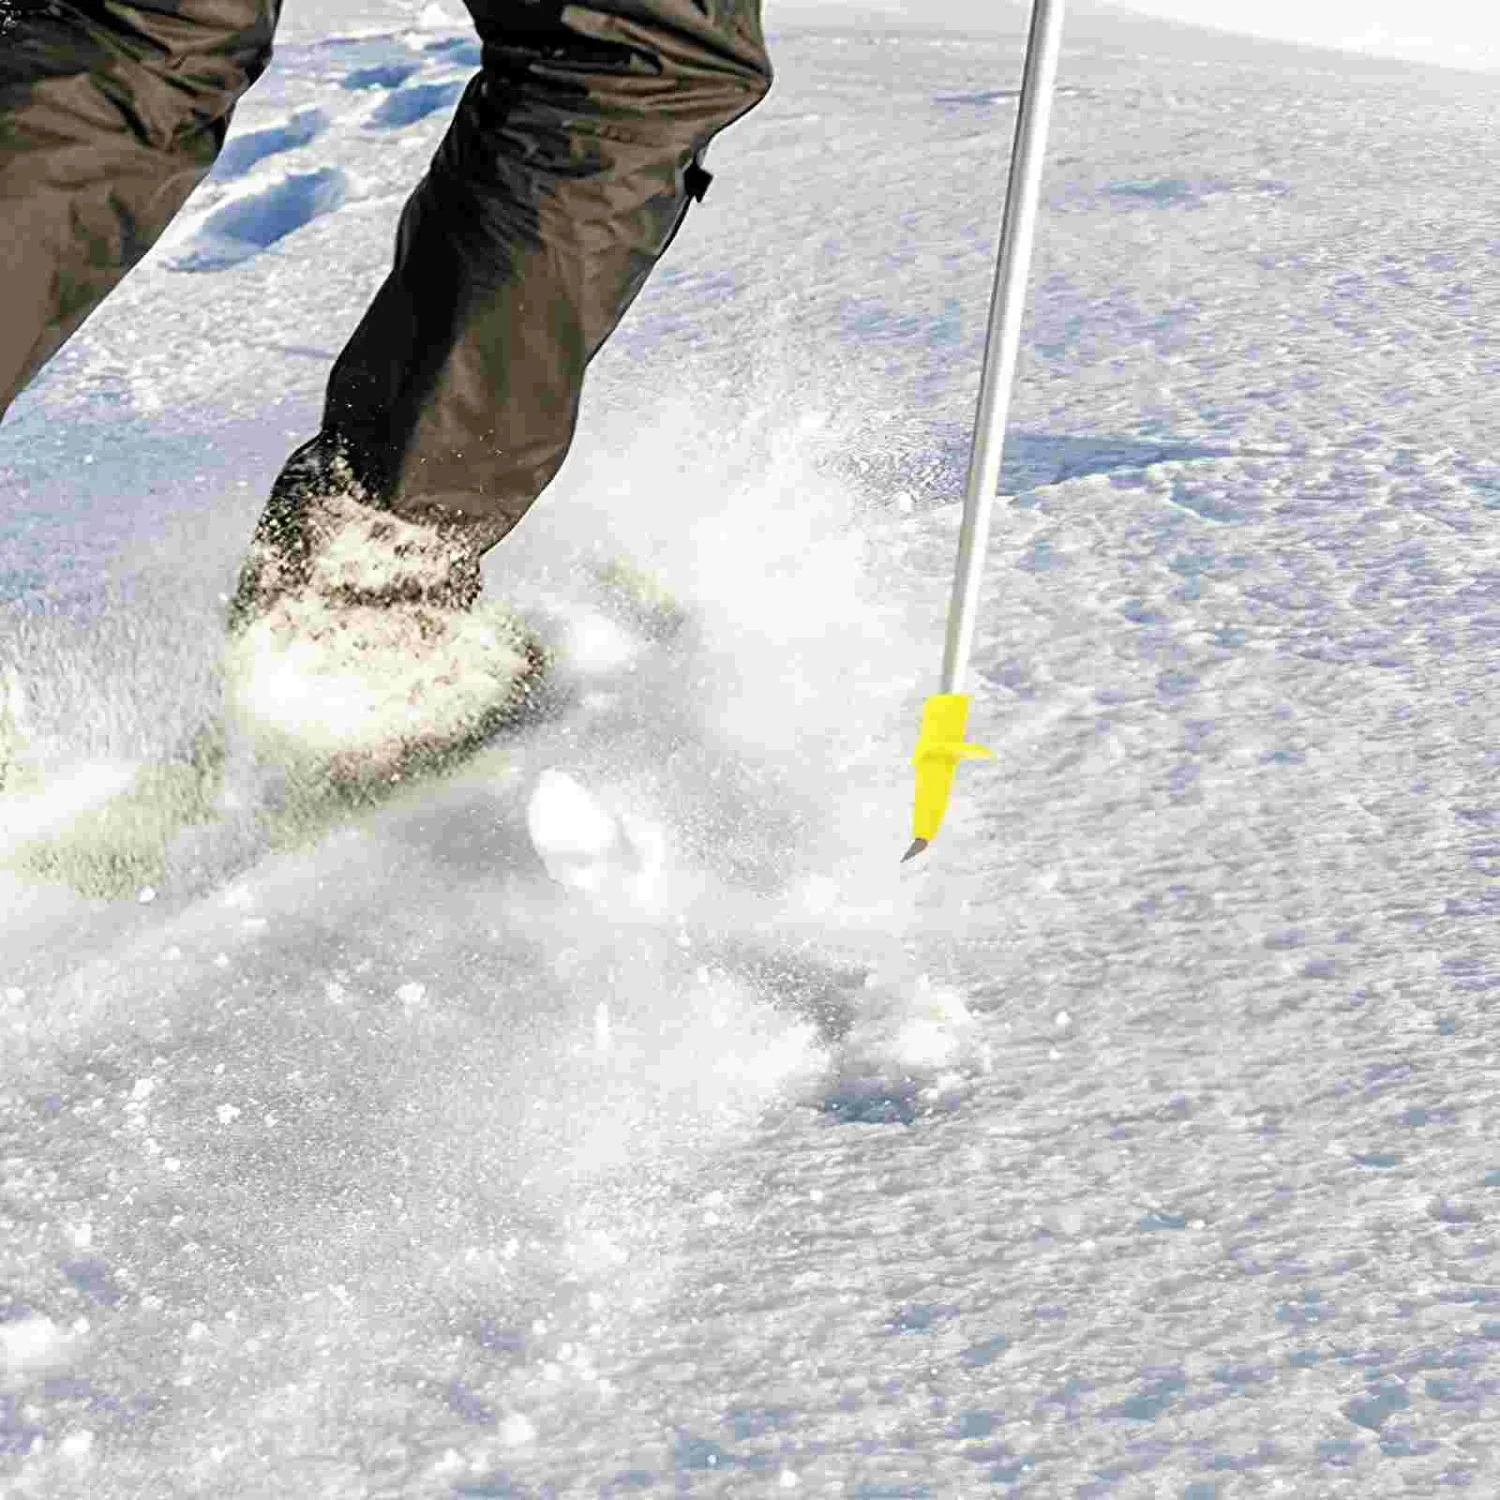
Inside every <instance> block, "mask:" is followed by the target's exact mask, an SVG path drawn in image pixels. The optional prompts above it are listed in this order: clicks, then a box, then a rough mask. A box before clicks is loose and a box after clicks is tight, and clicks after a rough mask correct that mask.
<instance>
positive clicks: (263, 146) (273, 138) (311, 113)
mask: <svg viewBox="0 0 1500 1500" xmlns="http://www.w3.org/2000/svg"><path fill="white" fill-rule="evenodd" d="M327 129H328V116H327V114H326V113H325V112H324V111H323V110H321V109H299V110H298V111H297V112H296V113H295V114H293V115H290V116H288V117H287V118H286V119H285V120H283V121H282V122H281V123H280V124H279V125H268V126H267V127H266V128H265V129H264V130H252V131H249V132H247V133H246V134H244V135H237V136H235V137H234V138H233V139H232V140H231V141H230V142H229V143H228V144H227V145H226V146H225V147H224V149H223V150H222V151H221V152H220V153H219V159H218V161H216V162H215V163H214V169H213V172H212V173H211V174H210V179H209V180H210V181H213V182H227V181H230V180H231V179H233V178H236V177H243V176H244V175H245V173H247V172H248V171H249V170H250V169H251V168H252V167H253V166H255V165H256V163H258V162H262V161H264V160H265V159H266V158H267V157H268V156H277V155H280V153H281V152H283V151H295V150H297V148H298V147H300V146H306V145H309V144H311V143H312V142H313V141H315V140H317V138H318V137H319V136H320V135H322V134H323V132H324V131H325V130H327Z"/></svg>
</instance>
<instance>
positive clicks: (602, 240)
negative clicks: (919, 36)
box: [323, 0, 771, 550]
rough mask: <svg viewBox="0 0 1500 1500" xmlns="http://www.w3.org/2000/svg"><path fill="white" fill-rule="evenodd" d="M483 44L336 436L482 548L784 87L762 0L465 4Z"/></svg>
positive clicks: (540, 478)
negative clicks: (720, 142) (751, 128)
mask: <svg viewBox="0 0 1500 1500" xmlns="http://www.w3.org/2000/svg"><path fill="white" fill-rule="evenodd" d="M467 3H468V5H469V9H470V11H471V13H472V14H473V17H474V21H475V24H476V26H477V27H478V30H479V34H480V38H481V40H482V41H483V43H484V48H483V67H482V71H481V72H480V73H479V74H478V76H476V77H475V78H474V79H473V80H472V81H471V83H470V85H469V87H468V89H467V91H466V92H465V94H464V96H463V98H462V100H461V102H460V103H459V105H458V108H457V111H456V114H455V116H454V119H453V122H452V125H451V127H450V129H449V131H448V133H447V136H446V138H445V139H444V140H443V142H442V144H441V146H440V147H439V149H438V152H437V155H436V157H435V158H434V160H433V162H432V164H431V167H430V169H429V171H428V173H427V175H426V176H425V177H424V178H423V180H422V182H421V183H420V184H419V185H418V187H417V189H416V191H415V192H414V193H413V195H412V197H411V199H410V201H409V202H408V203H407V205H406V208H405V210H404V212H403V214H402V216H401V221H400V227H399V230H398V234H397V242H396V255H395V264H394V266H393V268H392V270H391V273H390V275H389V277H388V278H387V280H386V282H385V284H384V285H383V286H382V287H381V288H380V291H379V293H378V294H377V295H376V297H375V300H374V302H373V304H372V306H371V307H370V309H369V311H368V312H367V313H366V315H365V317H364V320H363V321H362V322H361V323H360V325H359V327H358V328H357V329H356V331H355V333H354V335H353V337H352V338H351V340H350V342H349V344H348V346H347V347H346V348H345V349H344V351H343V353H342V354H341V355H340V357H339V359H338V361H337V363H336V365H335V367H334V370H333V373H332V377H331V379H330V382H329V386H328V394H327V403H326V407H325V411H324V418H323V436H324V437H325V438H326V439H328V440H329V442H330V445H331V446H334V447H336V448H337V450H338V451H340V452H341V453H343V454H344V455H345V456H346V457H347V458H348V460H349V462H350V464H351V467H352V468H353V470H354V472H355V474H356V475H357V476H358V478H359V479H360V480H361V481H362V482H363V483H364V485H365V487H366V489H367V490H368V491H370V492H371V493H372V494H373V495H375V496H378V497H379V498H380V500H381V501H382V502H383V503H384V504H386V505H388V506H389V507H390V508H391V509H392V510H394V511H395V512H397V513H398V514H400V515H402V516H404V517H405V518H407V519H410V520H414V521H425V522H429V523H439V524H443V525H445V526H455V525H456V526H457V528H458V529H459V530H460V531H462V532H463V533H464V535H465V536H466V537H467V539H468V540H469V542H470V543H471V544H472V545H475V546H477V547H478V548H479V549H480V550H483V549H484V548H487V547H489V546H491V545H493V544H494V543H495V542H496V541H498V540H499V539H500V538H501V537H502V536H504V535H505V533H506V532H508V531H509V530H510V529H511V528H512V527H513V526H514V525H515V524H516V523H517V521H519V520H520V518H521V517H522V515H524V514H525V512H526V510H527V509H528V507H529V506H530V505H531V503H532V501H533V500H535V498H536V497H537V495H538V494H539V493H540V492H541V491H542V489H543V488H544V487H545V486H546V485H547V484H548V482H549V481H550V480H551V479H552V477H553V476H554V475H555V474H556V473H557V471H558V469H559V468H560V467H561V465H562V461H563V458H564V456H565V454H566V453H567V449H568V446H569V443H570V442H571V440H572V435H573V429H574V425H575V422H576V420H577V414H578V404H579V396H580V390H581V386H582V381H583V373H584V368H585V366H586V365H587V364H588V362H589V360H590V359H591V358H592V357H593V355H594V354H595V352H596V351H597V350H598V348H599V346H600V345H601V344H602V343H603V342H604V340H605V339H606V338H607V337H608V336H609V334H610V333H611V332H612V331H613V329H614V328H615V326H616V324H617V323H618V322H619V321H620V318H621V317H622V316H623V315H624V313H625V310H626V309H627V308H628V307H629V306H630V304H631V302H632V301H633V300H634V298H635V296H636V294H637V293H638V292H639V291H640V289H641V287H642V286H643V285H644V283H645V281H646V277H647V275H648V274H649V273H650V271H651V268H652V267H653V266H654V265H655V264H656V262H657V260H658V259H659V257H660V256H661V254H662V252H663V251H664V250H665V248H666V246H667V244H668V242H669V241H670V240H671V238H672V236H673V234H674V233H675V232H676V230H677V227H678V225H679V224H680V223H681V220H682V218H683V216H684V214H685V213H686V211H687V206H688V202H689V199H690V197H693V196H697V197H701V195H702V192H703V190H704V189H705V188H706V186H707V183H708V174H707V173H706V172H705V171H703V170H702V167H701V163H700V161H699V157H700V154H701V152H702V151H703V148H704V147H706V146H707V144H708V142H709V141H710V140H711V139H712V138H713V137H714V135H715V134H717V132H718V131H720V130H721V129H723V128H724V127H725V126H726V125H728V124H730V123H731V122H732V121H734V120H736V119H738V118H739V117H740V116H741V115H743V114H745V113H746V112H747V111H748V110H750V109H751V108H752V107H753V106H754V105H755V104H756V103H758V102H759V100H760V99H761V98H762V97H763V96H764V95H765V93H766V91H767V89H768V88H769V87H770V83H771V67H770V63H769V60H768V59H767V56H766V52H765V44H764V42H763V40H762V37H761V26H760V0H581V3H572V4H564V3H563V0H467Z"/></svg>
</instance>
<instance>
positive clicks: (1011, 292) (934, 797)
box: [901, 0, 1064, 864]
mask: <svg viewBox="0 0 1500 1500" xmlns="http://www.w3.org/2000/svg"><path fill="white" fill-rule="evenodd" d="M1063 3H1064V0H1033V3H1032V7H1031V32H1030V35H1029V36H1028V37H1027V41H1026V70H1025V74H1024V76H1023V78H1022V81H1021V106H1020V111H1019V114H1018V117H1017V119H1016V135H1015V142H1014V145H1013V146H1012V148H1011V157H1010V180H1009V182H1008V183H1007V185H1006V190H1005V218H1004V220H1003V222H1002V224H1001V228H1000V257H999V261H998V264H997V265H996V268H995V290H994V294H993V296H992V297H991V300H990V321H989V330H988V333H987V334H986V336H985V345H984V373H983V375H982V376H981V378H980V383H979V408H978V411H977V413H976V414H975V419H974V441H973V447H972V449H971V451H970V453H969V477H968V484H967V487H966V489H965V493H964V518H963V526H962V529H961V530H960V531H959V535H958V569H957V572H956V574H955V576H954V580H953V595H952V598H951V600H950V601H949V605H948V638H947V641H946V643H945V645H944V647H943V677H942V685H941V689H940V691H939V692H938V693H936V694H934V695H933V696H932V697H930V698H928V700H927V703H926V705H925V707H924V708H923V710H922V729H921V734H920V736H919V738H918V740H917V749H916V754H915V755H914V756H913V757H912V764H913V765H915V766H916V768H917V797H916V809H915V811H914V813H913V815H912V845H911V848H910V849H908V850H907V851H906V853H905V854H904V855H903V856H902V860H901V862H902V863H903V864H905V863H906V861H907V860H909V859H911V858H912V857H913V856H914V855H917V854H920V853H921V852H922V851H923V850H924V849H925V848H926V847H927V846H928V844H930V843H931V842H932V840H933V839H934V838H936V837H937V832H938V829H939V828H940V827H941V826H942V822H943V814H944V813H945V812H946V811H947V810H948V798H949V796H950V794H951V793H952V790H953V777H954V773H955V772H956V771H957V769H958V763H959V761H961V760H981V759H984V760H990V759H993V758H994V757H993V753H992V752H991V751H989V750H986V749H985V748H984V746H983V745H967V744H965V743H964V731H965V730H966V729H967V727H968V721H969V699H968V697H967V696H966V695H965V694H964V692H963V679H964V672H965V669H966V668H967V666H968V662H969V652H970V650H971V648H972V646H973V644H974V617H975V613H976V610H977V607H978V603H979V574H980V567H981V565H982V563H983V561H984V553H985V548H986V546H987V544H988V542H989V534H990V507H991V505H992V504H993V502H994V498H995V491H996V489H997V488H998V487H999V483H1000V460H1001V457H1002V455H1003V454H1004V451H1005V419H1006V414H1007V411H1008V409H1009V406H1010V390H1011V384H1012V382H1013V381H1014V379H1015V373H1016V356H1017V354H1018V352H1019V350H1020V347H1021V319H1022V315H1023V313H1024V312H1025V308H1026V278H1027V274H1028V272H1029V271H1030V269H1031V245H1032V240H1033V239H1034V238H1035V233H1036V216H1037V200H1038V198H1039V196H1040V188H1041V180H1042V159H1043V157H1044V155H1045V153H1046V147H1047V123H1048V119H1049V117H1050V115H1051V113H1052V91H1053V85H1054V83H1055V82H1056V79H1057V59H1058V53H1059V52H1060V51H1061V49H1062V25H1063Z"/></svg>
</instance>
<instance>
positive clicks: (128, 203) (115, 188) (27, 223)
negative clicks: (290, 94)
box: [0, 0, 281, 414]
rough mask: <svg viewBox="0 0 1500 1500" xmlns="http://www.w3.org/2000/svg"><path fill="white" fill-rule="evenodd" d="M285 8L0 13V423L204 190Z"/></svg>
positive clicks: (213, 4) (42, 6)
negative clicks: (1, 22) (0, 24)
mask: <svg viewBox="0 0 1500 1500" xmlns="http://www.w3.org/2000/svg"><path fill="white" fill-rule="evenodd" d="M280 8H281V0H156V3H152V0H137V3H135V4H125V3H122V0H74V3H73V4H70V5H61V4H47V3H44V0H8V3H7V4H5V5H3V6H0V16H3V17H4V18H5V19H6V21H8V23H9V24H8V25H6V27H5V29H4V31H3V34H0V288H3V289H4V290H3V299H4V305H3V316H0V414H3V413H4V411H5V409H6V408H7V407H8V406H9V405H10V403H11V401H12V400H13V399H14V397H15V395H16V394H17V392H19V391H20V390H21V389H22V388H23V387H24V386H25V385H26V383H27V382H28V381H29V380H30V379H31V378H32V377H33V376H34V375H35V374H36V373H37V371H38V370H40V369H41V367H42V366H43V365H44V364H45V363H46V361H47V360H48V359H50V358H51V357H52V355H54V354H55V353H56V352H57V351H58V349H60V348H61V347H62V345H63V343H64V342H65V341H66V340H67V339H68V338H69V337H70V336H71V335H72V334H73V333H74V332H75V331H76V330H77V328H78V327H79V325H80V324H81V323H82V322H83V321H84V319H85V318H87V317H88V315H89V314H90V313H91V312H92V311H93V310H94V308H95V307H96V306H98V304H99V303H100V302H101V301H102V300H103V299H104V298H105V296H107V295H108V293H109V292H110V291H111V290H112V289H113V288H114V287H115V286H116V285H117V284H118V283H119V281H120V280H121V278H123V277H124V275H125V273H126V272H127V271H129V270H130V268H131V267H132V266H133V265H135V264H136V262H137V261H139V260H140V259H141V257H142V256H144V255H145V253H146V252H147V251H148V250H149V249H150V248H151V246H152V245H153V244H155V242H156V240H157V239H158V238H159V237H160V235H161V233H162V231H163V230H164V229H165V228H166V227H167V225H168V223H170V222H171V220H172V217H173V216H174V215H175V214H176V212H177V210H178V209H179V208H181V207H182V205H183V203H184V202H186V200H187V197H188V195H189V194H190V193H191V192H192V190H193V188H194V187H196V186H197V184H198V183H199V182H200V181H201V180H202V178H203V177H204V176H206V175H207V173H208V170H209V168H210V167H211V166H212V165H213V161H214V158H215V156H217V154H218V151H219V147H220V146H221V145H222V144H223V140H224V134H225V132H226V131H227V129H228V127H229V119H230V115H231V114H232V112H233V110H234V106H235V104H236V103H237V101H238V100H239V98H240V96H241V95H242V94H243V93H244V92H245V90H246V89H248V88H249V87H250V85H251V84H252V83H253V82H254V81H255V80H256V79H257V78H258V77H259V76H260V74H261V73H262V71H263V70H264V69H265V66H266V63H267V62H268V61H269V59H270V56H271V40H272V35H273V33H274V31H275V29H276V20H277V14H278V12H279V11H280Z"/></svg>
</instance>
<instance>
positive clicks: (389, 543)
mask: <svg viewBox="0 0 1500 1500" xmlns="http://www.w3.org/2000/svg"><path fill="white" fill-rule="evenodd" d="M481 586H482V585H481V578H480V570H479V552H478V551H477V550H476V548H475V547H474V546H473V544H472V543H471V542H469V541H468V540H467V539H466V537H465V536H464V535H463V533H462V532H461V531H460V530H459V529H458V528H456V527H442V526H432V525H420V524H417V523H414V522H411V521H407V520H403V519H402V518H400V517H399V516H396V515H394V514H393V513H392V512H390V511H389V510H386V509H384V508H382V507H381V506H380V505H378V504H377V503H375V502H374V501H372V499H371V498H370V496H369V494H368V493H367V491H366V490H365V489H364V487H363V486H362V485H361V484H360V482H359V480H358V478H357V476H356V475H355V474H354V472H353V471H352V469H351V467H350V465H349V463H348V461H347V460H346V459H345V458H344V457H343V455H342V454H341V453H339V452H338V450H337V448H336V447H335V446H334V445H332V444H331V443H330V441H329V440H328V439H327V438H326V437H324V436H319V437H318V438H314V439H313V441H312V442H310V443H307V444H305V445H304V446H303V447H302V448H300V449H299V450H298V451H297V453H296V454H294V455H293V457H292V459H291V460H290V461H289V462H288V464H287V465H286V467H285V469H283V471H282V474H281V476H280V477H279V478H278V480H277V482H276V485H275V488H274V489H273V491H272V494H271V498H270V502H269V503H268V504H267V506H266V511H265V514H264V515H263V516H262V517H261V520H260V523H259V525H258V526H257V527H256V530H255V534H254V536H253V538H252V539H251V543H250V551H249V556H248V558H247V559H246V562H245V566H244V569H243V570H242V572H241V574H240V579H239V584H238V587H237V588H236V591H235V595H234V599H233V600H232V602H231V604H230V610H229V621H228V629H229V638H230V639H229V653H228V663H227V665H228V689H229V699H230V707H231V712H232V713H234V715H235V716H236V718H238V719H239V720H240V721H241V722H242V723H243V724H244V726H245V727H246V728H247V729H249V730H250V732H251V734H252V736H253V737H254V738H255V739H256V741H257V742H258V743H259V744H260V745H261V746H262V748H269V749H271V750H272V751H273V753H274V754H275V755H276V756H277V757H278V758H283V759H287V758H289V759H292V760H296V761H299V762H302V763H304V764H305V763H306V762H307V761H308V760H309V758H312V759H313V760H315V761H317V762H319V763H321V765H322V766H323V768H324V770H325V771H326V774H327V775H328V776H329V777H331V778H332V779H335V780H348V779H355V780H371V779H381V780H390V779H395V778H399V777H400V776H402V775H404V774H406V773H407V772H408V771H412V770H415V769H418V768H419V766H421V765H423V764H430V763H433V762H436V761H440V760H442V759H443V758H444V757H445V756H448V755H450V754H452V753H454V752H456V751H458V750H461V749H463V748H465V747H466V746H469V745H472V744H474V743H476V742H477V741H478V740H479V739H482V738H483V737H484V736H485V735H486V734H488V733H489V732H491V731H492V730H493V729H494V728H495V727H497V726H498V724H499V723H501V722H502V721H503V720H504V718H505V717H506V716H507V715H508V714H510V713H513V712H515V711H516V710H517V709H518V708H519V707H520V706H521V705H522V703H523V702H524V700H525V698H526V697H527V696H528V695H529V693H530V691H531V689H532V687H533V685H534V683H535V680H536V679H537V677H538V676H539V673H540V671H541V670H542V668H543V667H544V665H545V662H546V654H545V652H544V651H543V650H542V648H541V646H540V645H539V643H537V642H536V641H535V639H534V638H533V637H532V636H531V634H530V632H529V631H527V630H526V628H525V627H524V626H523V625H522V624H521V622H520V621H519V620H518V619H516V617H515V616H514V615H513V614H511V612H510V611H508V610H506V609H504V608H503V607H501V606H499V605H495V604H481V603H479V593H480V589H481Z"/></svg>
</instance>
